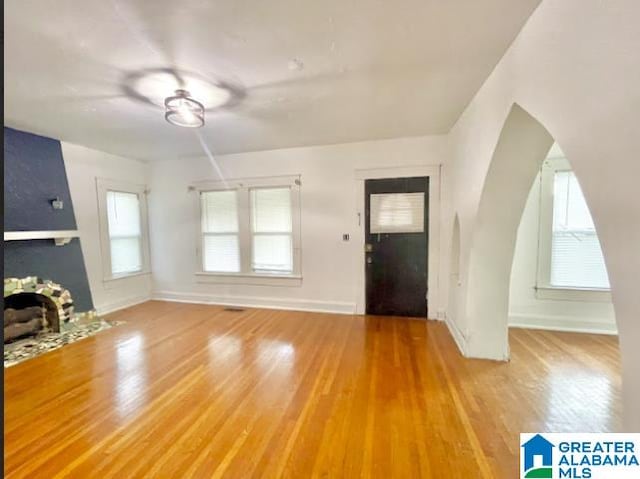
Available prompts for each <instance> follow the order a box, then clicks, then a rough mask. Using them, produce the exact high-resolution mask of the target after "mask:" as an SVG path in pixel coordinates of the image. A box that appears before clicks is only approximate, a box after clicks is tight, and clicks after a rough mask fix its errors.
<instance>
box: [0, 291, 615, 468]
mask: <svg viewBox="0 0 640 479" xmlns="http://www.w3.org/2000/svg"><path fill="white" fill-rule="evenodd" d="M110 319H119V320H126V321H128V323H127V324H126V325H123V326H118V327H115V328H113V329H111V330H109V331H106V332H103V333H100V334H98V335H96V336H94V337H92V338H89V339H85V340H82V341H79V342H77V343H74V344H71V345H68V346H66V347H64V348H62V349H59V350H56V351H54V352H51V353H48V354H45V355H43V356H40V357H38V358H36V359H33V360H30V361H26V362H24V363H22V364H19V365H17V366H14V367H11V368H8V369H7V370H5V382H4V384H5V431H4V438H5V466H4V467H5V477H7V478H55V477H74V478H94V477H95V478H119V479H125V478H126V479H128V478H135V477H153V478H186V477H231V478H246V477H265V478H272V477H273V478H278V477H295V478H307V477H327V478H342V477H345V478H360V477H380V478H417V477H432V478H436V477H437V478H441V477H442V478H444V477H451V478H474V479H475V478H505V479H512V478H514V477H517V469H518V454H519V440H518V433H519V432H521V431H522V432H533V431H554V432H555V431H558V432H561V431H581V432H582V431H608V430H615V429H619V427H620V411H619V409H620V408H619V404H620V397H619V395H620V376H619V359H618V346H617V338H615V337H610V336H597V335H581V334H568V333H550V332H536V331H528V330H514V331H512V333H511V349H512V356H513V359H512V361H511V362H510V363H497V362H489V361H479V360H468V359H464V358H462V357H461V356H460V354H459V353H458V351H457V349H456V347H455V344H454V343H453V341H452V339H451V338H450V336H449V333H448V332H447V330H446V326H445V325H444V324H442V323H438V322H433V321H429V322H426V321H421V320H410V319H401V318H389V317H361V316H353V317H351V316H343V315H331V314H318V313H304V312H293V311H269V310H257V309H250V310H247V311H245V312H227V311H223V310H222V308H220V307H216V306H206V305H195V304H179V303H168V302H156V301H152V302H148V303H145V304H142V305H139V306H136V307H133V308H129V309H127V310H123V311H120V312H118V313H115V314H113V315H111V316H110Z"/></svg>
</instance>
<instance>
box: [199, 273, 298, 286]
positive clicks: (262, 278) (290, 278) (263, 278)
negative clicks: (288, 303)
mask: <svg viewBox="0 0 640 479" xmlns="http://www.w3.org/2000/svg"><path fill="white" fill-rule="evenodd" d="M195 275H196V282H197V283H213V284H244V285H258V286H301V285H302V276H301V275H297V274H288V275H280V274H260V273H254V274H250V273H205V272H198V273H196V274H195Z"/></svg>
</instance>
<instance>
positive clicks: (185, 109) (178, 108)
mask: <svg viewBox="0 0 640 479" xmlns="http://www.w3.org/2000/svg"><path fill="white" fill-rule="evenodd" d="M164 106H165V109H166V110H165V114H164V118H165V120H167V121H168V122H169V123H171V124H172V125H176V126H182V127H185V128H199V127H201V126H202V125H204V106H202V103H200V102H198V101H196V100H194V99H193V98H191V97H190V96H189V92H188V91H186V90H176V94H175V96H170V97H168V98H166V99H165V100H164Z"/></svg>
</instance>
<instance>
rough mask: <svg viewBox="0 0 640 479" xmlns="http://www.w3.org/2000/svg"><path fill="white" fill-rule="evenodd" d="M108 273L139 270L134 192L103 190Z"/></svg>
mask: <svg viewBox="0 0 640 479" xmlns="http://www.w3.org/2000/svg"><path fill="white" fill-rule="evenodd" d="M107 219H108V226H109V243H110V250H111V273H112V274H124V273H135V272H138V271H142V228H141V224H140V199H139V198H138V195H137V194H135V193H124V192H121V191H107Z"/></svg>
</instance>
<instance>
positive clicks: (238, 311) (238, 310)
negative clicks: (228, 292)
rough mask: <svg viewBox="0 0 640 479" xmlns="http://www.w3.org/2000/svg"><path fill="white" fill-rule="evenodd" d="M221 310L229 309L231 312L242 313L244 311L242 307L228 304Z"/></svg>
mask: <svg viewBox="0 0 640 479" xmlns="http://www.w3.org/2000/svg"><path fill="white" fill-rule="evenodd" d="M223 311H231V312H232V313H242V312H243V311H244V308H234V307H233V306H229V307H227V308H224V309H223Z"/></svg>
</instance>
